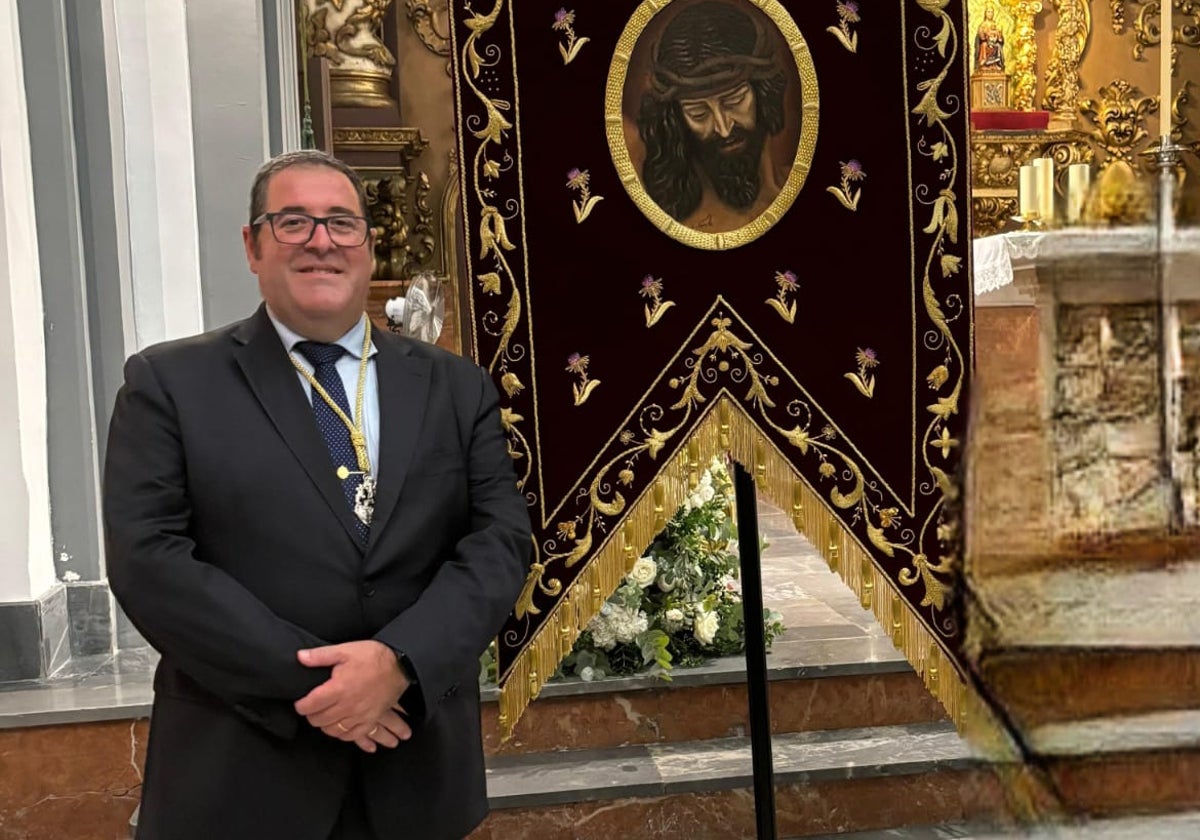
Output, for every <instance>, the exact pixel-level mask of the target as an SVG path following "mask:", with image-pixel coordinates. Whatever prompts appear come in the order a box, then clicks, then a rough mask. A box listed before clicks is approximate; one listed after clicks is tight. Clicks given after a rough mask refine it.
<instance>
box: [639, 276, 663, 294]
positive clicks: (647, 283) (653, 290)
mask: <svg viewBox="0 0 1200 840" xmlns="http://www.w3.org/2000/svg"><path fill="white" fill-rule="evenodd" d="M662 288H663V283H662V280H660V279H658V278H656V277H655V276H654V275H653V274H647V275H646V276H645V277H643V278H642V290H641V292H639V294H640V295H641V296H642V297H648V298H657V297H658V296H659V295H661V294H662Z"/></svg>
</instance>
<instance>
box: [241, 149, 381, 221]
mask: <svg viewBox="0 0 1200 840" xmlns="http://www.w3.org/2000/svg"><path fill="white" fill-rule="evenodd" d="M293 166H323V167H325V168H326V169H332V170H334V171H335V172H340V173H342V174H343V175H345V176H346V178H347V179H348V180H349V181H350V184H351V186H353V187H354V192H355V193H356V194H357V195H358V204H359V207H361V208H362V214H363V215H364V216H368V217H369V214H368V212H367V189H366V187H365V186H364V185H363V180H362V177H361V176H360V175H359V174H358V173H357V172H355V171H354V169H352V168H351V167H349V166H347V165H346V164H345V163H343V162H342V161H340V160H338V159H337V158H335V157H334V156H333V155H331V154H329V153H327V152H322V151H321V150H319V149H301V150H299V151H295V152H284V153H283V154H281V155H277V156H275V157H273V158H271V159H270V160H269V161H267V162H266V163H264V164H263V165H262V166H260V167H259V169H258V173H257V174H256V175H255V176H254V186H252V187H251V188H250V224H251V225H253V224H254V220H255V219H257V218H258V217H259V216H261V215H262V214H263V213H264V212H266V206H267V187H268V186H270V183H271V178H273V177H274V176H275V175H277V174H278V173H280V172H282V171H283V170H285V169H291V168H292V167H293Z"/></svg>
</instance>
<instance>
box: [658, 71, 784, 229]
mask: <svg viewBox="0 0 1200 840" xmlns="http://www.w3.org/2000/svg"><path fill="white" fill-rule="evenodd" d="M679 110H680V111H681V113H682V114H683V121H684V123H685V124H686V125H687V127H688V128H689V129H690V131H691V136H692V140H693V141H694V142H693V143H692V146H693V147H694V150H695V155H696V157H695V160H696V163H697V165H698V166H699V167H700V169H701V170H703V171H704V173H705V174H706V175H707V176H708V179H709V181H710V182H711V183H712V185H713V189H714V190H716V193H717V197H718V198H720V200H721V201H722V202H723V203H724V204H726V205H727V206H729V207H733V208H735V209H738V210H744V209H746V208H747V207H750V206H751V205H752V204H754V202H755V200H756V199H757V198H758V193H759V189H760V187H761V185H762V177H761V174H760V172H759V160H760V159H761V157H762V152H763V146H764V144H765V143H766V141H767V137H766V131H765V130H764V129H763V126H762V125H761V124H760V123H759V122H758V98H757V96H756V95H755V93H754V88H753V87H752V86H751V85H750V83H749V82H743V83H742V84H740V85H736V86H735V87H731V88H728V89H727V90H724V91H721V92H720V93H717V94H714V95H713V96H708V97H702V98H694V99H681V100H679Z"/></svg>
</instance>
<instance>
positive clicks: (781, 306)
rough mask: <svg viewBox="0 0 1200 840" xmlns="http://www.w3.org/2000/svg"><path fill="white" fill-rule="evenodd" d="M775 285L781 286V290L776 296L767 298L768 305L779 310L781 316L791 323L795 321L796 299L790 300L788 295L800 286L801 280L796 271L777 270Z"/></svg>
mask: <svg viewBox="0 0 1200 840" xmlns="http://www.w3.org/2000/svg"><path fill="white" fill-rule="evenodd" d="M775 285H776V286H778V287H779V291H777V292H776V293H775V297H773V298H767V305H768V306H770V307H771V308H772V309H774V310H775V311H776V312H778V313H779V317H780V318H782V319H783V320H785V321H787V322H788V323H789V324H792V323H795V321H796V301H794V300H792V301H789V300H788V295H791V294H792V293H794V292H795V291H797V290H798V289H799V288H800V280H799V279H798V278H797V277H796V273H795V272H794V271H777V272H775Z"/></svg>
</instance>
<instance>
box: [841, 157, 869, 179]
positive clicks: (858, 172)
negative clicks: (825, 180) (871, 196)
mask: <svg viewBox="0 0 1200 840" xmlns="http://www.w3.org/2000/svg"><path fill="white" fill-rule="evenodd" d="M866 177H867V173H866V172H863V168H862V164H861V163H859V162H858V161H856V160H848V161H846V162H845V163H843V164H842V178H843V179H844V180H846V181H861V180H862V179H863V178H866Z"/></svg>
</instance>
